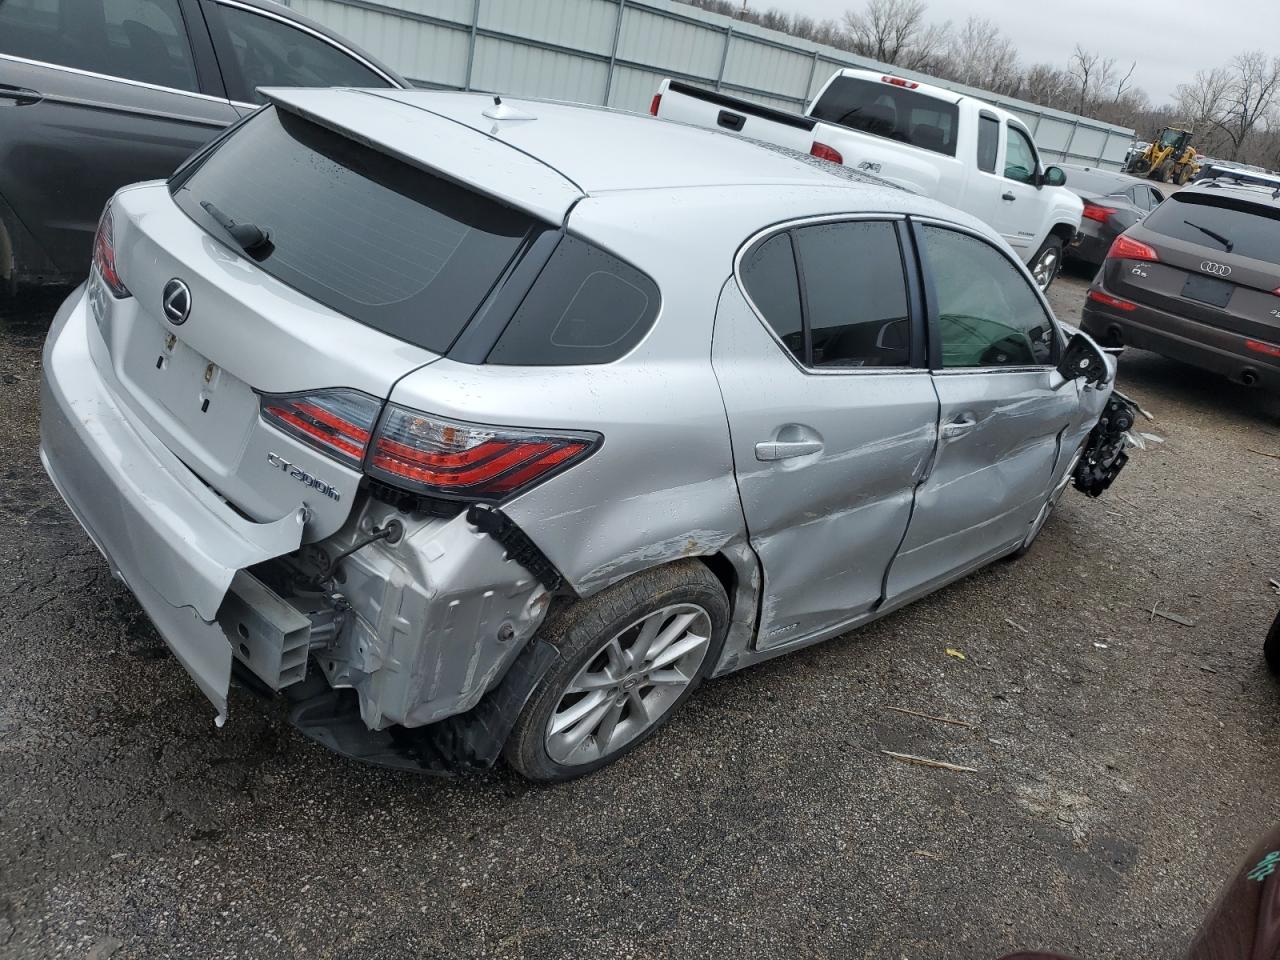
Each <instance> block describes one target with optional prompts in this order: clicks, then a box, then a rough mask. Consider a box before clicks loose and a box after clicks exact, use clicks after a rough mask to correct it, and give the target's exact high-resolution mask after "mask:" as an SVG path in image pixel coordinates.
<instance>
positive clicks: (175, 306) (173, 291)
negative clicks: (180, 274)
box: [161, 277, 191, 327]
mask: <svg viewBox="0 0 1280 960" xmlns="http://www.w3.org/2000/svg"><path fill="white" fill-rule="evenodd" d="M161 303H162V305H163V306H164V316H165V319H166V320H168V321H169V322H170V323H172V324H173V325H174V326H175V327H176V326H180V325H181V324H184V323H186V322H187V316H188V315H189V314H190V313H191V290H190V289H189V288H188V287H187V285H186V284H185V283H183V282H182V281H181V280H179V279H178V278H177V277H174V278H173V279H172V280H170V281H169V282H168V283H166V284H165V285H164V295H163V297H162V299H161Z"/></svg>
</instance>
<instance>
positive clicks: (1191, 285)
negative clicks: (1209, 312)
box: [1182, 273, 1235, 307]
mask: <svg viewBox="0 0 1280 960" xmlns="http://www.w3.org/2000/svg"><path fill="white" fill-rule="evenodd" d="M1234 290H1235V284H1234V283H1229V282H1227V281H1226V280H1218V279H1216V278H1215V277H1202V276H1200V275H1199V274H1194V273H1193V274H1191V275H1190V276H1188V277H1187V279H1186V282H1185V283H1183V285H1182V296H1183V299H1185V300H1195V301H1196V302H1197V303H1207V304H1209V305H1210V306H1212V307H1225V306H1226V305H1227V303H1228V301H1230V299H1231V293H1232V291H1234Z"/></svg>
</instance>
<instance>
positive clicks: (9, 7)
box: [0, 0, 198, 91]
mask: <svg viewBox="0 0 1280 960" xmlns="http://www.w3.org/2000/svg"><path fill="white" fill-rule="evenodd" d="M92 7H97V10H96V14H95V12H94V11H93V10H91V8H92ZM0 53H7V54H9V55H10V56H15V57H25V58H26V59H28V60H40V61H42V62H44V63H53V64H57V65H58V66H63V67H73V68H75V69H77V70H88V71H90V72H91V73H102V74H106V75H108V76H112V77H123V78H124V79H126V80H137V81H140V82H142V83H151V84H155V85H157V86H162V87H173V88H174V89H176V90H191V91H194V90H196V89H198V87H197V84H196V70H195V64H194V62H193V61H192V58H191V45H190V44H189V43H188V41H187V28H186V25H185V23H184V22H183V19H182V13H181V12H180V11H179V9H178V0H99V2H98V3H96V4H91V3H85V2H83V0H0Z"/></svg>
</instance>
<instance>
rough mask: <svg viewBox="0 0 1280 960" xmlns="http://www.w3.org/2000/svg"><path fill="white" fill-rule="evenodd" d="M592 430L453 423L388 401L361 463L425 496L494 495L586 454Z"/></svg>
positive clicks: (595, 438)
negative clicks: (575, 430)
mask: <svg viewBox="0 0 1280 960" xmlns="http://www.w3.org/2000/svg"><path fill="white" fill-rule="evenodd" d="M599 445H600V436H599V435H598V434H582V433H578V434H568V433H559V432H554V431H546V430H524V429H517V428H514V427H489V426H480V425H478V424H470V423H458V422H456V421H452V420H445V419H442V418H440V417H435V416H429V415H427V414H424V413H418V412H416V411H413V410H406V409H404V408H403V407H397V406H395V405H394V404H392V405H388V407H387V410H386V413H384V414H383V417H382V422H381V423H380V424H379V425H378V430H377V435H376V436H375V437H374V440H373V446H372V448H371V449H370V451H369V455H368V458H367V461H366V463H365V470H366V472H367V473H368V474H369V475H370V476H371V477H376V478H378V479H379V480H383V481H385V482H386V483H390V484H393V485H394V486H397V487H402V488H405V489H408V490H413V491H416V492H419V493H425V494H428V495H431V496H444V497H452V498H461V499H499V498H502V497H507V496H511V495H512V494H515V493H518V492H519V491H521V490H525V489H527V488H529V487H530V486H532V485H533V484H535V483H540V482H542V481H543V480H546V479H547V478H548V477H551V476H553V475H554V474H557V473H559V472H560V471H561V470H564V469H566V468H568V467H569V466H571V465H572V464H574V463H577V462H579V461H580V460H582V459H584V458H585V457H587V456H589V455H590V454H591V452H592V451H593V450H595V449H596V448H597V447H598V446H599Z"/></svg>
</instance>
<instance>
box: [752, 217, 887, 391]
mask: <svg viewBox="0 0 1280 960" xmlns="http://www.w3.org/2000/svg"><path fill="white" fill-rule="evenodd" d="M793 251H794V254H793ZM797 278H798V280H799V289H797ZM742 281H743V284H744V286H745V288H746V291H747V293H748V295H749V296H750V297H751V299H752V302H753V303H754V304H755V306H756V308H757V309H758V310H759V311H760V313H761V314H762V315H763V316H764V317H765V319H766V321H767V322H768V323H769V325H770V326H771V327H773V329H774V331H775V332H776V333H777V334H778V337H779V338H780V339H781V340H782V342H783V344H785V345H786V347H787V348H788V349H789V350H790V351H791V352H792V354H794V355H795V357H796V359H797V360H799V361H800V362H801V363H803V364H804V365H805V366H809V367H815V368H819V369H831V368H842V367H901V366H909V365H910V363H911V322H910V320H909V315H908V310H907V290H906V276H905V273H904V271H903V266H902V255H901V253H900V251H899V247H898V235H897V231H896V230H895V229H894V226H893V224H891V223H886V222H883V221H860V220H857V221H848V222H843V223H823V224H815V225H813V226H808V227H800V228H797V229H795V230H792V231H789V232H788V233H783V234H777V235H775V236H773V237H770V238H769V239H768V240H766V241H765V242H764V243H762V244H760V245H759V246H758V247H756V248H755V249H754V250H752V251H751V252H750V253H749V254H748V255H747V257H746V258H744V260H743V263H742ZM801 291H803V292H802V294H801Z"/></svg>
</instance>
